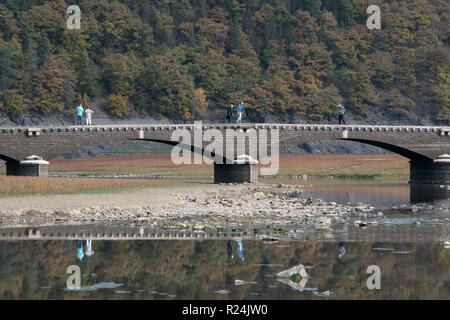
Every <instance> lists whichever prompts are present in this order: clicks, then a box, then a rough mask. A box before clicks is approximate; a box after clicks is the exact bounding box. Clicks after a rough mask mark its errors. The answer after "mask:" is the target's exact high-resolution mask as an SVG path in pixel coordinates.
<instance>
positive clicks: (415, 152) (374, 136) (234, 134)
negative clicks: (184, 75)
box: [0, 123, 450, 189]
mask: <svg viewBox="0 0 450 320" xmlns="http://www.w3.org/2000/svg"><path fill="white" fill-rule="evenodd" d="M177 129H178V130H180V129H181V130H183V131H177V132H184V133H186V134H188V135H190V139H189V140H183V139H180V137H176V139H174V138H173V137H172V134H173V133H174V131H175V130H177ZM211 135H212V136H213V137H214V138H211ZM217 135H221V136H222V137H223V144H222V145H221V146H220V148H216V149H214V152H212V153H211V152H210V153H209V154H208V153H205V151H206V150H207V149H208V145H211V141H214V140H215V139H216V137H217ZM449 135H450V127H442V126H441V127H440V126H383V125H377V126H373V125H320V124H314V125H312V124H269V123H264V124H259V123H255V124H201V123H195V124H177V125H174V124H171V125H161V124H158V125H102V126H45V127H44V126H43V127H0V159H2V160H5V161H6V166H7V174H8V175H46V174H47V172H46V166H45V165H46V164H48V163H47V162H46V161H45V160H51V159H53V158H55V157H57V156H59V155H62V154H65V153H68V152H71V151H73V150H76V149H81V148H84V147H87V146H90V145H96V144H99V143H103V142H111V141H119V140H144V141H153V142H160V143H165V144H169V145H173V146H175V145H179V146H181V147H184V148H187V149H190V150H192V151H193V152H195V153H198V154H204V155H205V156H207V157H208V156H209V157H214V159H215V180H216V182H242V181H252V180H253V181H254V180H255V179H257V178H256V177H257V166H255V165H249V164H248V163H245V164H240V163H236V162H233V161H235V160H236V155H240V154H249V155H252V156H253V158H256V159H258V160H261V153H260V151H261V150H262V147H263V146H267V147H268V148H267V155H270V154H271V155H273V154H275V153H276V152H277V150H278V148H279V147H281V148H285V147H289V146H293V145H296V144H300V143H305V142H313V141H318V140H349V141H356V142H360V143H365V144H369V145H373V146H377V147H380V148H384V149H386V150H389V151H392V152H394V153H397V154H400V155H402V156H404V157H406V158H408V159H410V164H411V177H410V180H411V182H413V183H420V184H423V183H426V184H430V183H431V184H434V185H440V186H442V185H446V184H447V182H449V181H450V156H447V155H448V154H450V136H449ZM196 139H197V140H196ZM196 141H198V142H196ZM242 141H244V144H245V147H244V150H242V149H238V145H239V142H242ZM230 145H231V146H232V147H231V150H233V152H232V153H230V154H229V153H227V150H226V148H228V147H229V146H230ZM252 146H256V148H251V147H252ZM252 150H253V151H252ZM31 155H36V156H39V157H41V158H43V160H38V159H31V158H30V159H27V157H29V156H31ZM263 155H264V154H263ZM218 158H222V159H224V161H223V162H218V161H217V159H218ZM248 167H250V170H248ZM255 168H256V170H255ZM255 172H256V174H255ZM444 189H447V187H445V188H444Z"/></svg>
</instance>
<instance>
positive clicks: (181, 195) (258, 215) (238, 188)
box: [0, 184, 382, 229]
mask: <svg viewBox="0 0 450 320" xmlns="http://www.w3.org/2000/svg"><path fill="white" fill-rule="evenodd" d="M302 193H303V191H302V186H298V185H297V186H295V185H270V184H258V185H249V184H244V185H205V186H203V187H187V188H172V189H157V188H152V189H144V190H141V191H138V192H133V193H120V194H100V195H99V194H95V195H94V194H93V195H51V196H33V197H11V198H3V199H0V220H1V224H0V226H11V225H21V224H45V223H50V222H56V223H69V222H70V223H72V222H105V223H107V222H115V223H117V222H128V223H129V222H141V223H148V224H153V225H158V226H170V227H179V228H194V229H203V228H209V227H215V228H220V227H225V226H228V227H229V226H241V225H247V226H248V225H261V226H266V225H267V226H269V225H270V226H271V227H273V226H275V225H289V224H290V225H292V224H295V225H299V226H304V227H307V226H316V227H317V226H319V227H328V226H331V225H333V224H338V223H345V222H349V221H350V220H351V219H352V218H354V217H361V219H364V220H365V221H366V222H365V223H369V224H370V223H373V224H376V219H377V218H380V217H381V216H382V213H378V212H376V210H375V208H374V207H372V206H370V205H365V204H362V203H359V204H357V205H343V204H337V203H334V202H324V201H322V200H320V199H315V200H313V199H309V198H306V197H304V196H303V195H302Z"/></svg>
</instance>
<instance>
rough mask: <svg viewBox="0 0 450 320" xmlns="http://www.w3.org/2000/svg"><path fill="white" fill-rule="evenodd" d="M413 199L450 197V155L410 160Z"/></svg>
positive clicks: (413, 200) (443, 198)
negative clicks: (431, 159)
mask: <svg viewBox="0 0 450 320" xmlns="http://www.w3.org/2000/svg"><path fill="white" fill-rule="evenodd" d="M409 163H410V181H409V184H410V189H411V195H410V198H411V201H412V202H420V201H428V200H445V199H449V198H450V155H442V156H440V157H439V158H438V159H436V160H434V161H418V160H411V161H410V162H409Z"/></svg>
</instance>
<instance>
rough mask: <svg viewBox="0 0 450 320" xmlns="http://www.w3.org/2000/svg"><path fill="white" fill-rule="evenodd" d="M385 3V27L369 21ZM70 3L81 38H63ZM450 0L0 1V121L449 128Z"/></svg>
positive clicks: (67, 33) (69, 33) (72, 33)
mask: <svg viewBox="0 0 450 320" xmlns="http://www.w3.org/2000/svg"><path fill="white" fill-rule="evenodd" d="M370 4H377V5H379V6H380V8H381V30H369V29H368V28H367V26H366V20H367V18H368V16H369V15H368V14H367V13H366V10H367V7H368V6H369V5H370ZM69 5H79V7H80V9H81V29H80V30H69V29H68V28H67V25H66V21H67V19H68V18H69V16H70V14H68V13H66V11H67V7H68V6H69ZM449 14H450V4H449V2H448V1H447V0H406V1H402V0H389V1H387V0H386V1H378V0H374V1H366V0H121V1H107V0H83V1H76V0H70V1H69V0H68V1H63V0H50V1H44V0H2V1H1V4H0V113H3V114H4V115H5V116H11V117H16V116H18V115H21V114H24V113H28V112H31V113H33V112H37V113H40V114H43V115H55V114H61V113H62V114H72V113H73V109H74V107H75V106H76V105H77V104H79V103H80V102H82V103H84V104H90V103H92V104H93V105H94V110H95V108H98V109H100V108H101V109H104V110H106V111H107V112H109V113H110V114H111V115H112V116H114V117H117V118H126V117H130V116H133V117H135V116H152V117H156V118H158V117H162V116H164V117H168V118H171V119H173V120H176V121H187V120H192V119H193V117H195V119H204V118H209V119H212V120H214V119H219V118H224V110H223V109H224V108H225V107H226V106H227V105H228V104H230V103H233V104H237V103H239V102H241V101H244V102H245V103H246V108H245V115H246V120H249V121H263V120H264V118H265V117H267V116H268V115H269V114H271V115H275V116H276V117H278V118H279V119H280V120H282V121H289V120H292V119H309V120H317V121H320V120H323V119H327V118H328V117H329V116H330V115H334V114H335V113H336V104H337V103H338V102H340V101H343V102H344V104H345V106H346V108H347V111H348V112H349V113H350V114H351V115H352V116H353V117H354V118H355V119H365V118H366V117H368V115H369V114H370V112H371V111H372V110H379V111H382V112H383V113H385V114H386V113H387V114H389V115H390V116H392V117H396V116H401V115H405V114H413V115H415V116H416V117H418V118H422V117H426V118H429V119H434V120H446V121H449V120H450V104H449V92H450V72H449V70H450V51H449V29H450V28H449Z"/></svg>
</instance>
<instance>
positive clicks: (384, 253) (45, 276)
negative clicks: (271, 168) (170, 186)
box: [0, 180, 450, 300]
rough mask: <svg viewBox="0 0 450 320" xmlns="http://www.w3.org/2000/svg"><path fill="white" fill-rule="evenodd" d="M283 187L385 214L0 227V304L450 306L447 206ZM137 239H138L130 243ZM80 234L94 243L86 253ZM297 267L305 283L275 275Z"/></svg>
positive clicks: (394, 191) (337, 185)
mask: <svg viewBox="0 0 450 320" xmlns="http://www.w3.org/2000/svg"><path fill="white" fill-rule="evenodd" d="M283 183H290V182H289V181H284V182H283ZM291 183H293V184H297V185H299V184H304V185H305V187H304V190H305V193H304V196H305V197H313V198H321V199H323V200H326V201H335V202H339V203H357V202H363V203H370V204H372V205H374V206H375V207H377V208H383V212H384V215H383V217H382V218H380V219H378V225H376V226H371V225H369V226H368V227H365V228H360V227H358V226H355V225H353V224H350V225H337V226H333V227H332V228H326V227H324V228H318V229H315V228H312V229H306V230H301V228H298V226H284V228H283V232H281V233H280V232H278V233H277V230H264V229H262V230H258V232H256V231H255V229H248V230H244V231H242V230H241V231H239V232H237V231H236V232H232V230H227V232H223V231H222V232H218V231H217V230H215V231H214V230H213V231H211V232H209V231H206V232H203V233H195V232H194V231H192V230H191V231H190V232H191V233H189V236H186V234H184V236H183V235H181V234H180V231H179V230H153V231H152V230H151V229H149V228H150V227H149V226H146V225H133V226H129V225H115V226H104V225H77V226H53V227H49V226H47V227H35V228H33V229H27V228H25V227H22V228H18V227H16V228H7V229H5V228H3V229H0V299H156V300H158V299H165V300H166V299H168V300H173V299H213V300H215V299H220V300H222V299H237V300H244V299H245V300H252V299H276V300H277V299H298V300H301V299H447V300H448V299H450V244H449V243H448V241H449V240H450V222H449V218H450V215H449V211H448V209H446V208H447V207H445V206H440V205H436V204H430V205H429V206H428V207H427V206H426V207H423V208H422V209H419V210H411V208H410V206H409V203H410V200H409V185H408V184H405V183H385V182H367V181H310V180H306V181H303V180H297V181H291ZM310 184H312V186H311V185H310ZM30 230H31V231H30ZM138 234H141V235H142V234H146V235H149V237H148V239H140V240H136V239H134V237H136V235H138ZM263 234H266V237H263V236H262V235H263ZM37 235H39V237H40V238H39V239H38V238H37ZM94 235H96V236H94ZM58 236H60V239H58V240H56V239H54V240H52V239H53V238H51V237H58ZM99 236H100V238H102V237H103V239H97V238H98V237H99ZM185 236H186V238H184V239H183V240H181V239H176V240H175V239H174V238H176V237H185ZM200 236H201V237H203V236H204V238H203V239H194V238H195V237H198V238H200ZM96 237H97V238H96ZM152 237H153V238H152ZM24 238H27V240H22V239H24ZM89 238H91V239H92V238H94V240H93V241H92V252H93V254H92V255H90V256H88V255H86V250H87V248H86V245H87V242H86V239H89ZM151 238H152V239H151ZM81 239H82V240H81ZM107 239H111V240H107ZM124 239H127V240H124ZM237 240H241V241H242V242H241V243H242V248H243V250H242V257H243V258H244V259H242V260H241V259H239V254H238V252H237V249H238V242H237ZM229 244H230V245H231V247H232V255H233V258H231V257H230V256H229V251H228V246H229ZM79 245H80V246H81V248H82V249H81V250H82V251H83V253H84V257H83V258H82V259H81V260H80V259H78V258H77V252H78V246H79ZM78 253H79V252H78ZM299 264H302V265H304V266H305V271H306V272H307V275H308V277H306V278H303V279H289V278H278V277H277V276H276V274H277V273H278V272H280V271H283V270H286V269H288V268H290V267H294V266H296V265H299ZM74 265H75V266H78V267H79V268H80V285H81V287H80V288H79V289H68V288H67V279H68V278H69V277H70V276H71V274H69V273H67V269H68V268H69V266H74ZM373 265H375V266H378V267H379V269H380V289H369V288H368V286H367V279H368V278H369V277H370V276H371V273H368V268H369V266H373ZM294 280H295V281H294Z"/></svg>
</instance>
